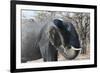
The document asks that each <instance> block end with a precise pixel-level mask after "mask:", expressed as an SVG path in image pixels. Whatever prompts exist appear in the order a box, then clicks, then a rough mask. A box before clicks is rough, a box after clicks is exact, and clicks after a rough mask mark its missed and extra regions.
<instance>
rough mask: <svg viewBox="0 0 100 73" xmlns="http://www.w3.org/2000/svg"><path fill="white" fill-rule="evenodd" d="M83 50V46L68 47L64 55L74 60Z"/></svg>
mask: <svg viewBox="0 0 100 73" xmlns="http://www.w3.org/2000/svg"><path fill="white" fill-rule="evenodd" d="M80 52H81V48H74V47H71V48H70V49H66V52H63V53H62V55H63V56H64V57H65V58H66V59H67V60H73V59H75V58H77V57H78V55H79V54H80Z"/></svg>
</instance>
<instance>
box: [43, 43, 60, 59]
mask: <svg viewBox="0 0 100 73" xmlns="http://www.w3.org/2000/svg"><path fill="white" fill-rule="evenodd" d="M42 56H43V60H44V61H57V58H58V51H57V50H56V48H55V47H54V46H52V45H51V44H50V43H49V46H48V48H44V51H43V52H42Z"/></svg>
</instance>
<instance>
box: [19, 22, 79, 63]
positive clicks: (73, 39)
mask: <svg viewBox="0 0 100 73" xmlns="http://www.w3.org/2000/svg"><path fill="white" fill-rule="evenodd" d="M25 24H32V22H29V23H25ZM63 24H64V25H65V27H67V31H68V34H67V37H66V33H62V35H64V36H63V39H64V40H66V41H64V44H65V45H64V46H67V47H69V48H71V46H73V47H74V48H80V42H79V37H78V34H77V32H76V30H75V28H74V26H73V25H72V24H71V23H69V22H63ZM22 27H23V29H24V31H25V28H26V30H28V29H29V32H26V31H25V32H24V33H23V34H22V35H24V36H26V37H23V38H22V40H23V41H22V51H21V54H22V55H21V57H22V59H21V61H22V62H26V61H30V60H36V59H40V58H41V57H42V58H43V60H44V61H57V59H58V58H57V55H58V51H60V52H61V53H62V55H63V56H64V57H65V58H66V59H70V60H71V59H74V58H76V57H77V55H78V54H79V51H74V50H72V49H71V52H73V53H75V54H74V55H73V56H70V54H69V53H68V54H66V53H65V52H64V49H63V48H61V47H60V46H61V45H62V42H61V38H60V36H59V33H58V32H61V30H59V31H58V29H59V28H58V27H57V26H56V25H55V23H54V22H53V21H51V22H50V23H49V24H46V25H44V26H43V27H41V28H38V27H40V26H35V28H36V29H37V28H38V31H36V32H35V30H36V29H35V28H34V29H33V28H32V27H34V25H33V24H32V26H28V25H27V26H26V25H25V27H24V25H23V26H22ZM56 27H57V28H56ZM67 50H69V49H67ZM69 52H70V50H69ZM71 52H70V53H71Z"/></svg>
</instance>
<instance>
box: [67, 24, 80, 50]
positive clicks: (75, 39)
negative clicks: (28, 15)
mask: <svg viewBox="0 0 100 73" xmlns="http://www.w3.org/2000/svg"><path fill="white" fill-rule="evenodd" d="M65 26H66V28H67V31H68V32H69V34H70V35H69V38H70V40H69V43H70V45H71V46H73V47H74V48H80V47H81V46H80V41H79V36H78V33H77V31H76V30H75V27H74V26H73V24H72V23H69V22H67V23H66V24H65Z"/></svg>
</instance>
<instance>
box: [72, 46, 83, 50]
mask: <svg viewBox="0 0 100 73" xmlns="http://www.w3.org/2000/svg"><path fill="white" fill-rule="evenodd" d="M71 49H73V50H82V48H74V47H72V46H71Z"/></svg>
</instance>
